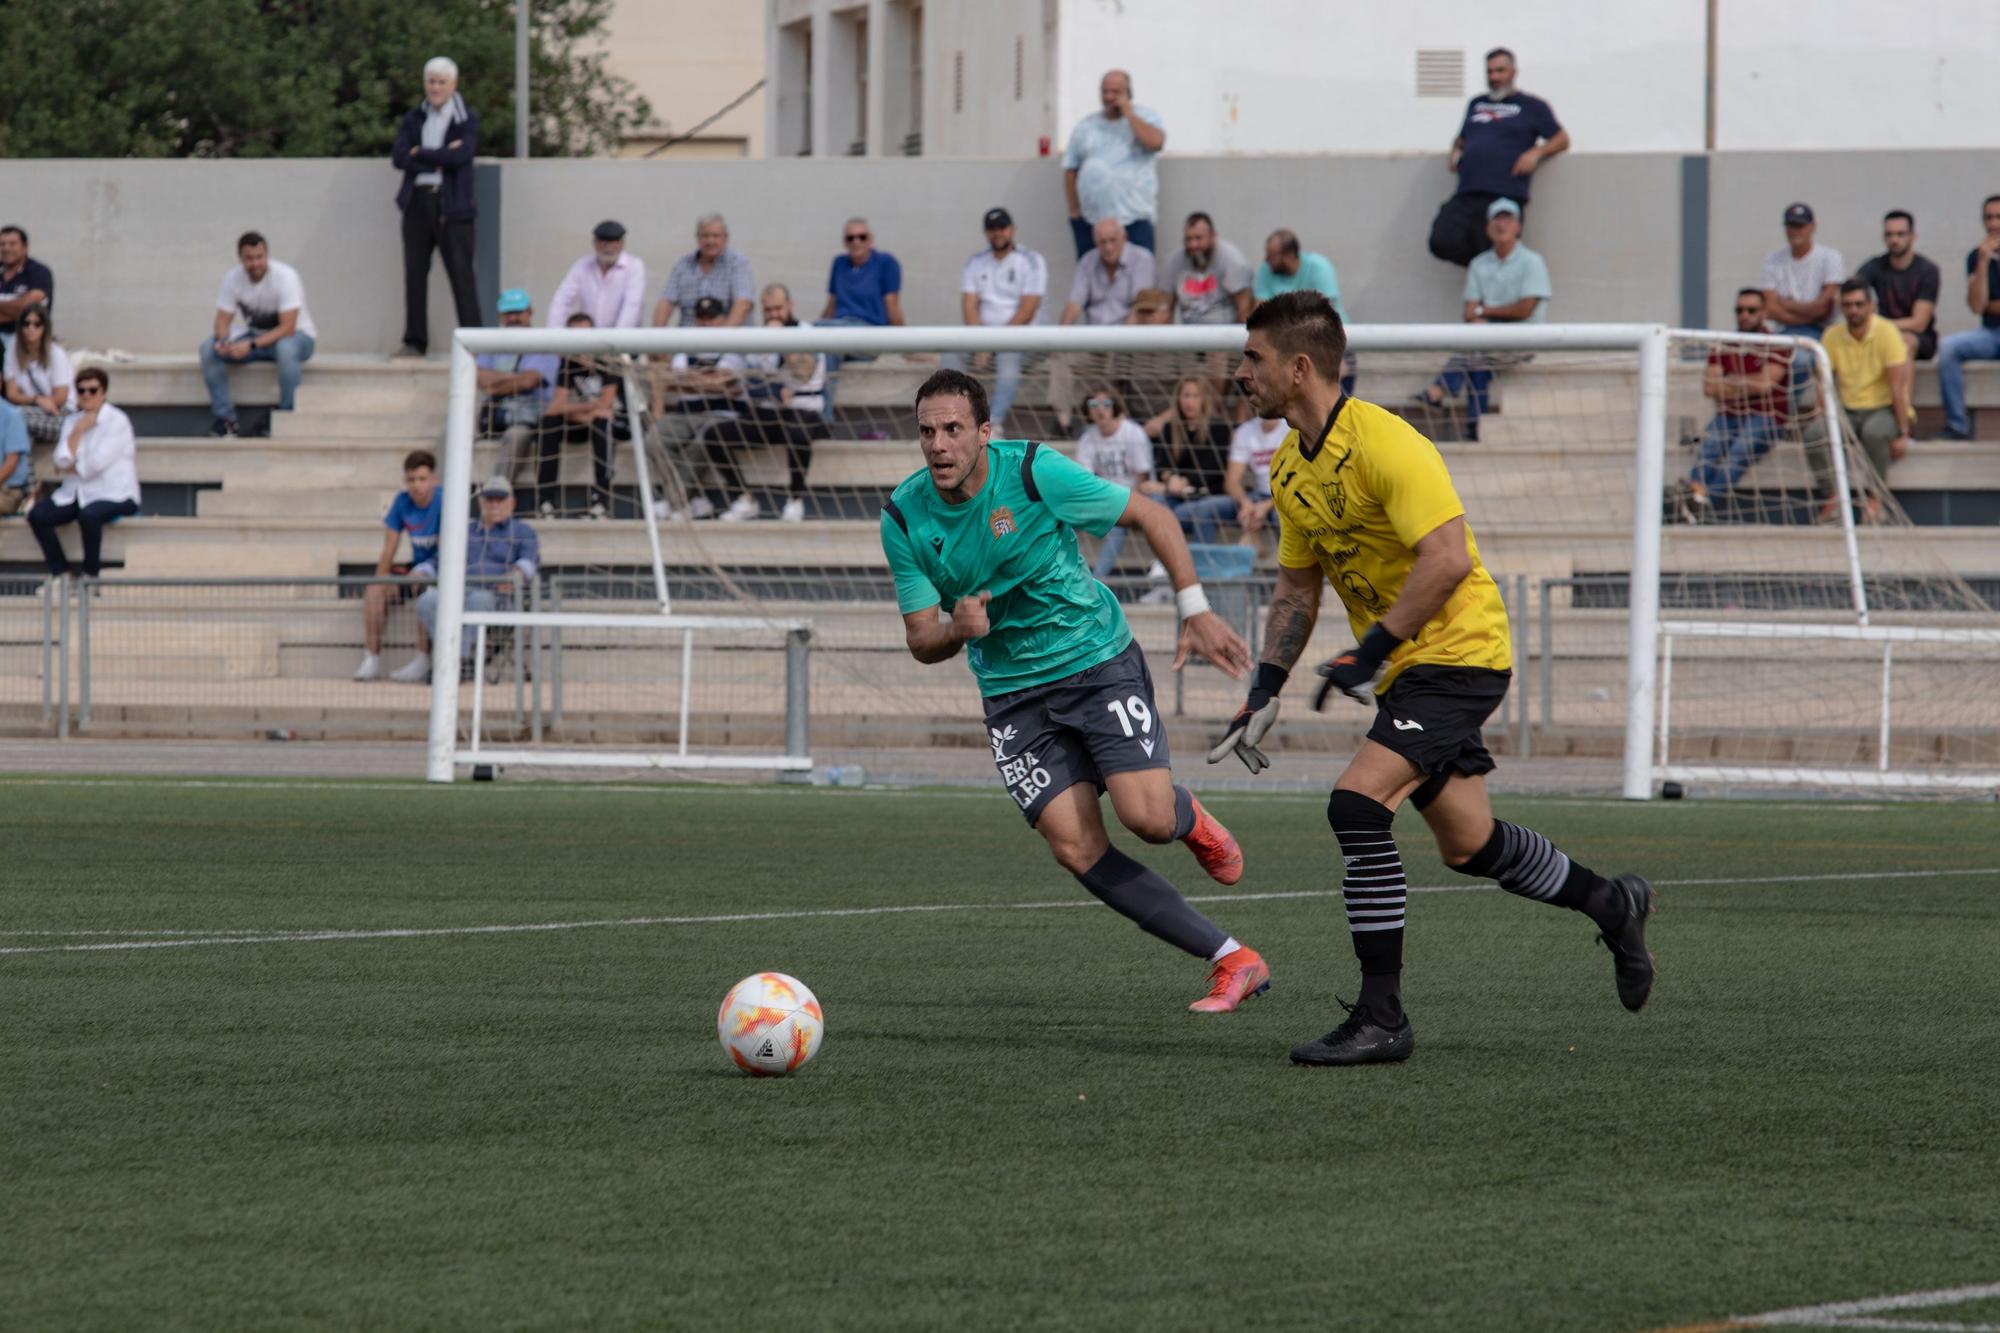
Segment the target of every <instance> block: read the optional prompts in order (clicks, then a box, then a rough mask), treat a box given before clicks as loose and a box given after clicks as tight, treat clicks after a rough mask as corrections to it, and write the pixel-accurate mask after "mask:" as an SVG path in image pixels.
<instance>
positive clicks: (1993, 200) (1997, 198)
mask: <svg viewBox="0 0 2000 1333" xmlns="http://www.w3.org/2000/svg"><path fill="white" fill-rule="evenodd" d="M1988 204H2000V194H1989V195H1987V196H1986V197H1985V198H1984V199H1982V200H1980V201H1979V206H1980V207H1981V208H1982V209H1983V208H1985V207H1986V205H1988ZM0 231H21V229H20V228H19V227H0ZM27 243H28V233H27V232H25V231H21V244H23V245H26V244H27Z"/></svg>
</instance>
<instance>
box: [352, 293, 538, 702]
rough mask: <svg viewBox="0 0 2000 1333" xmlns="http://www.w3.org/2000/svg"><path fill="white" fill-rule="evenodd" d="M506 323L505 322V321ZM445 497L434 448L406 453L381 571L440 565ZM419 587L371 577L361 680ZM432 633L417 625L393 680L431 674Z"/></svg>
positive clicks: (376, 667) (385, 522)
mask: <svg viewBox="0 0 2000 1333" xmlns="http://www.w3.org/2000/svg"><path fill="white" fill-rule="evenodd" d="M503 326H504V325H503ZM443 511H444V501H443V500H442V499H441V498H440V497H439V495H438V488H437V458H436V457H435V456H433V455H432V454H431V452H430V451H429V450H428V449H417V450H414V451H413V452H411V453H410V454H408V455H406V456H405V457H404V459H403V489H402V490H400V491H398V492H396V498H395V499H394V500H393V501H391V502H390V504H389V512H388V514H387V515H386V516H385V517H384V518H383V519H382V526H383V528H384V529H386V530H385V531H384V532H383V534H382V553H381V554H380V555H378V556H377V557H375V577H376V578H378V579H384V578H389V577H391V576H397V577H400V576H402V575H406V574H408V573H409V572H410V570H411V569H412V568H413V567H416V566H423V565H428V566H430V567H432V568H436V566H437V542H438V516H439V515H440V514H441V513H442V512H443ZM405 541H408V542H409V544H410V558H409V560H408V561H407V562H405V563H399V562H398V561H397V559H396V556H397V554H398V552H399V550H400V548H401V547H402V544H403V543H404V542H405ZM413 595H414V590H413V589H412V588H411V586H410V585H409V584H407V583H371V584H369V585H368V588H367V590H366V591H365V592H364V593H363V594H362V599H361V628H362V640H361V641H362V653H361V665H360V666H358V667H356V668H355V669H354V678H355V679H356V680H380V679H381V677H382V631H383V630H384V629H385V628H386V627H387V626H388V623H389V607H390V606H391V605H392V604H394V603H397V602H402V601H407V600H408V599H409V598H410V597H411V596H413ZM430 674H431V637H430V633H429V631H428V630H427V629H425V628H424V627H423V626H421V625H419V626H418V629H417V655H416V656H415V657H412V658H411V659H410V660H409V661H407V662H405V663H404V664H403V665H402V666H400V667H398V668H396V669H395V670H394V671H392V672H390V673H389V679H390V680H399V681H402V682H403V683H404V684H412V683H415V682H419V681H425V680H429V679H430Z"/></svg>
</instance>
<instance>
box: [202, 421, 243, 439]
mask: <svg viewBox="0 0 2000 1333" xmlns="http://www.w3.org/2000/svg"><path fill="white" fill-rule="evenodd" d="M208 433H209V434H210V435H213V436H216V437H218V438H219V437H221V436H224V435H236V434H239V433H240V432H239V431H238V430H237V428H236V422H235V421H234V420H232V419H231V418H229V417H217V418H216V419H215V420H213V421H211V422H209V423H208Z"/></svg>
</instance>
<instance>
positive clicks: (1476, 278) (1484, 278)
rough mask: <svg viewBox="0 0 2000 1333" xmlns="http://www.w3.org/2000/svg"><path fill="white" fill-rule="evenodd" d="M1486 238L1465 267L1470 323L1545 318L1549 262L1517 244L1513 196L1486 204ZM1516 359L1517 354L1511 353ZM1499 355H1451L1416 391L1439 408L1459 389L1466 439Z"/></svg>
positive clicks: (1472, 436) (1471, 436) (1517, 209)
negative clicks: (1462, 393)
mask: <svg viewBox="0 0 2000 1333" xmlns="http://www.w3.org/2000/svg"><path fill="white" fill-rule="evenodd" d="M1486 239H1487V240H1489V241H1491V242H1492V243H1493V244H1492V248H1491V249H1489V250H1486V251H1483V252H1481V253H1480V254H1477V255H1475V256H1473V259H1472V262H1471V263H1470V264H1468V265H1466V269H1465V311H1464V319H1465V322H1466V323H1468V324H1540V323H1542V322H1543V321H1544V320H1546V319H1547V318H1548V305H1549V300H1550V298H1551V297H1553V296H1554V295H1555V291H1554V288H1552V287H1551V286H1550V285H1549V266H1548V265H1547V264H1545V263H1543V262H1542V257H1541V256H1540V255H1538V254H1536V253H1535V252H1534V251H1533V250H1530V249H1529V248H1528V247H1527V246H1525V245H1522V244H1521V206H1520V205H1519V204H1517V203H1515V202H1514V201H1513V200H1512V199H1505V198H1502V199H1495V200H1494V201H1493V202H1492V203H1490V204H1488V205H1487V206H1486ZM1515 359H1517V360H1518V359H1519V358H1515ZM1500 364H1502V359H1501V358H1499V357H1497V356H1495V355H1494V354H1492V353H1485V354H1481V355H1477V356H1455V357H1453V358H1452V359H1451V360H1449V361H1447V362H1445V366H1444V370H1443V372H1442V373H1441V374H1439V375H1438V377H1437V378H1436V379H1434V380H1432V381H1431V383H1430V386H1429V387H1428V388H1426V389H1425V390H1424V391H1423V392H1422V393H1420V394H1418V395H1417V401H1418V402H1420V403H1422V404H1424V405H1425V406H1427V407H1442V406H1444V403H1445V400H1446V398H1448V397H1451V396H1453V395H1455V394H1457V393H1458V391H1459V390H1460V389H1461V388H1463V389H1464V390H1465V391H1466V394H1465V438H1467V439H1468V440H1476V439H1478V438H1479V417H1480V414H1481V413H1483V412H1485V411H1486V390H1487V386H1488V385H1490V384H1491V383H1492V382H1493V370H1494V368H1495V367H1496V366H1498V365H1500Z"/></svg>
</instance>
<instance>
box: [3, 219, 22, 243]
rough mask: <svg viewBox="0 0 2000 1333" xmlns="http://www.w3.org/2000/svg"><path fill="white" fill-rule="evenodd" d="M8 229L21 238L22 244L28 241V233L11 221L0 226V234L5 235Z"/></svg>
mask: <svg viewBox="0 0 2000 1333" xmlns="http://www.w3.org/2000/svg"><path fill="white" fill-rule="evenodd" d="M10 231H11V232H13V233H14V234H15V235H16V236H18V237H20V238H21V244H22V245H26V244H27V243H28V233H27V232H25V231H23V230H21V229H20V228H19V227H17V226H15V225H14V224H13V223H11V222H10V223H8V224H7V225H6V226H4V227H0V236H5V235H6V234H7V233H8V232H10Z"/></svg>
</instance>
